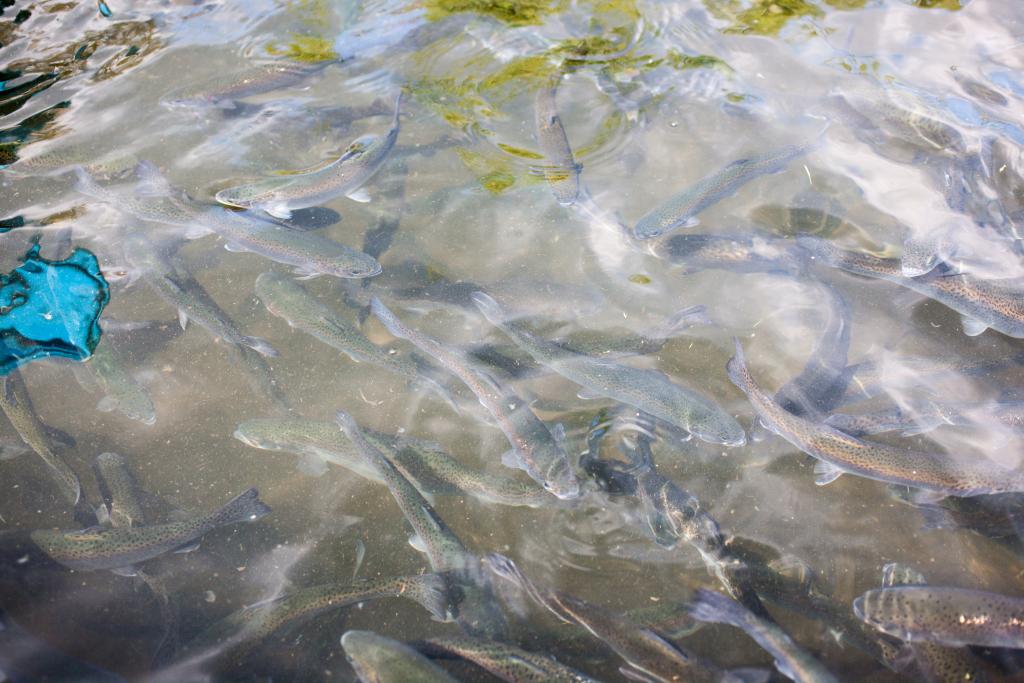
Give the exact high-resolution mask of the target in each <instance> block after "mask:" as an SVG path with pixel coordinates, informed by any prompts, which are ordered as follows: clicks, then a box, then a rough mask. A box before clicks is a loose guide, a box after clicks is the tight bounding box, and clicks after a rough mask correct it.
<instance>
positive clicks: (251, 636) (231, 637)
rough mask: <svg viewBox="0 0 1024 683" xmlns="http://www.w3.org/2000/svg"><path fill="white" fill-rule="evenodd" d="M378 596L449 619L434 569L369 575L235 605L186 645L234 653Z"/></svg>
mask: <svg viewBox="0 0 1024 683" xmlns="http://www.w3.org/2000/svg"><path fill="white" fill-rule="evenodd" d="M382 598H408V599H409V600H413V601H415V602H417V603H418V604H420V605H421V606H422V607H423V608H424V609H426V610H427V611H428V612H430V614H431V615H432V616H433V617H434V618H435V619H437V620H438V621H446V620H447V619H448V612H447V610H448V592H447V587H446V586H445V582H444V579H442V578H441V577H440V576H439V575H437V574H417V575H415V576H399V577H393V578H392V577H389V578H384V579H369V580H366V581H357V582H355V583H351V584H341V583H332V584H326V585H323V586H314V587H312V588H304V589H301V590H297V591H295V592H294V593H289V594H287V595H282V596H281V597H278V598H274V599H272V600H268V601H265V602H258V603H256V604H254V605H250V606H248V607H245V608H243V609H240V610H238V611H237V612H234V613H232V614H230V615H228V616H227V617H225V618H224V619H221V620H220V621H218V622H217V623H215V624H213V625H212V626H210V627H209V628H207V629H206V630H204V631H203V632H202V633H200V634H199V635H198V636H196V637H195V638H194V639H193V640H192V642H190V643H189V644H188V645H187V646H186V649H187V650H189V651H190V652H191V653H194V654H199V653H201V652H203V651H205V650H212V649H217V650H218V651H221V652H223V651H226V650H229V649H230V650H232V651H233V652H234V654H236V655H237V654H239V653H241V652H244V651H246V650H248V649H250V648H252V647H254V646H256V645H257V644H258V643H259V641H260V640H263V639H264V638H266V637H267V636H269V635H271V634H272V633H274V632H276V631H278V630H280V629H282V628H284V627H286V626H291V625H294V624H296V623H298V622H299V621H301V620H305V619H310V618H312V617H314V616H317V615H319V614H323V613H325V612H327V611H329V610H335V609H340V608H342V607H347V606H349V605H356V604H359V603H363V602H369V601H371V600H380V599H382Z"/></svg>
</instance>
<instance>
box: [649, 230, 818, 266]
mask: <svg viewBox="0 0 1024 683" xmlns="http://www.w3.org/2000/svg"><path fill="white" fill-rule="evenodd" d="M656 251H657V254H658V255H659V256H661V257H662V258H664V259H667V260H668V261H671V262H672V263H674V264H676V265H678V266H682V270H683V272H684V273H696V272H699V271H702V270H727V271H730V272H734V273H785V274H796V273H799V272H801V271H802V270H803V268H804V261H806V258H805V257H804V255H803V254H801V253H800V251H799V250H798V249H795V248H794V247H793V242H792V241H791V240H786V239H781V238H778V237H768V236H764V237H762V236H756V235H755V236H752V237H745V236H741V235H734V236H727V235H697V234H682V235H673V236H672V237H670V238H668V239H667V240H665V242H664V243H663V244H660V245H658V246H657V247H656Z"/></svg>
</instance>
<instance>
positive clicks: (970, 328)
mask: <svg viewBox="0 0 1024 683" xmlns="http://www.w3.org/2000/svg"><path fill="white" fill-rule="evenodd" d="M960 320H961V323H962V324H963V326H964V334H966V335H967V336H968V337H977V336H978V335H979V334H981V333H982V332H984V331H985V330H987V329H988V325H986V324H985V323H983V322H981V321H980V320H978V319H977V318H969V317H967V316H966V315H965V316H961V318H960Z"/></svg>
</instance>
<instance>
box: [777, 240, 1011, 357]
mask: <svg viewBox="0 0 1024 683" xmlns="http://www.w3.org/2000/svg"><path fill="white" fill-rule="evenodd" d="M797 244H799V245H800V246H801V247H803V248H804V249H806V250H807V251H808V252H809V253H810V254H811V256H812V257H813V258H815V259H818V260H819V261H821V262H822V263H824V264H826V265H829V266H832V267H834V268H840V269H842V270H845V271H847V272H849V273H854V274H855V275H863V276H865V277H870V278H875V279H877V280H886V281H888V282H893V283H895V284H897V285H899V286H901V287H905V288H907V289H910V290H912V291H915V292H918V293H919V294H923V295H924V296H926V297H928V298H930V299H934V300H936V301H938V302H939V303H941V304H943V305H945V306H947V307H949V308H951V309H953V310H954V311H956V312H957V313H959V314H960V315H961V317H962V319H963V326H964V333H965V334H967V335H968V336H971V337H974V336H977V335H979V334H981V333H982V332H984V331H985V330H986V329H987V328H989V327H991V328H992V329H993V330H996V331H997V332H1002V333H1003V334H1005V335H1007V336H1009V337H1015V338H1017V339H1024V286H1021V284H1020V282H1019V281H1016V280H1011V281H1000V280H982V279H979V278H976V277H972V276H971V275H968V274H960V273H953V272H949V271H948V270H946V269H935V270H932V271H931V272H929V273H926V274H925V275H922V276H920V277H912V278H908V277H905V276H904V275H903V271H902V269H901V266H900V262H899V260H898V259H883V258H878V257H877V256H872V255H871V254H866V253H859V252H853V251H845V250H843V249H840V248H839V247H837V246H835V245H834V244H832V243H830V242H828V241H826V240H823V239H819V238H817V237H809V236H801V237H798V238H797Z"/></svg>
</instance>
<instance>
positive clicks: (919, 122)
mask: <svg viewBox="0 0 1024 683" xmlns="http://www.w3.org/2000/svg"><path fill="white" fill-rule="evenodd" d="M827 101H828V102H829V103H831V104H832V105H833V106H835V107H836V110H837V112H838V114H839V117H840V119H842V120H844V122H845V123H846V124H847V125H848V126H849V127H850V129H851V130H853V131H855V132H857V134H858V136H861V137H862V138H864V139H865V140H866V141H868V142H869V143H870V144H872V146H875V147H881V146H882V145H881V144H880V143H881V140H880V139H879V136H880V135H882V134H883V131H884V134H888V135H892V136H895V137H896V138H898V139H899V140H900V141H901V142H904V143H907V144H910V145H913V146H915V147H918V148H921V149H922V150H923V151H924V152H925V153H927V154H935V153H940V152H944V151H950V152H958V153H962V152H964V151H965V150H966V149H967V146H966V143H965V142H964V138H963V135H961V134H960V132H959V131H957V129H956V128H953V127H952V126H950V125H949V124H947V123H944V122H942V121H940V120H938V119H936V118H933V117H931V116H928V115H927V114H925V113H922V112H921V111H913V110H910V109H905V108H904V107H902V106H899V105H897V104H894V103H892V102H885V101H880V100H877V99H872V100H867V99H864V98H859V97H856V98H854V99H853V102H851V101H850V100H847V99H846V98H845V97H844V96H843V95H831V96H829V97H828V98H827Z"/></svg>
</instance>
